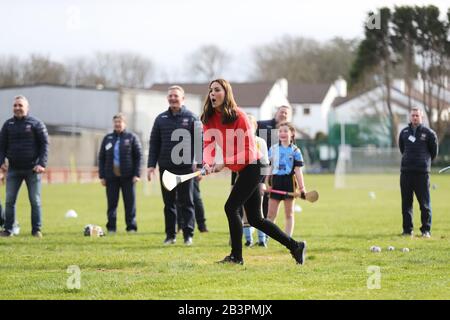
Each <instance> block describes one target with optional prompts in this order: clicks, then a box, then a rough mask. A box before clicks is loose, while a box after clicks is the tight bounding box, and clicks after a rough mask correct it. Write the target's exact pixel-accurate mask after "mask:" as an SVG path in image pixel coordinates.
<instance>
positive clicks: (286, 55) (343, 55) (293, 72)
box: [253, 36, 356, 83]
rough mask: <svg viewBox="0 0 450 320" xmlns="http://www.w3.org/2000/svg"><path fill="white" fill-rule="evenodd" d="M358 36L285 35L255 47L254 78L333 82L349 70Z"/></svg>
mask: <svg viewBox="0 0 450 320" xmlns="http://www.w3.org/2000/svg"><path fill="white" fill-rule="evenodd" d="M355 46H356V40H345V39H342V38H335V39H332V40H331V41H329V42H326V43H320V42H318V41H316V40H313V39H308V38H302V37H297V38H293V37H289V36H285V37H283V38H281V39H278V40H276V41H274V42H272V43H269V44H267V45H263V46H260V47H257V48H255V49H254V51H253V56H254V61H255V72H254V79H255V80H259V81H273V80H276V79H278V78H286V79H287V80H289V81H292V82H308V83H319V82H331V81H334V80H336V78H337V77H338V76H339V75H341V74H348V69H349V68H350V66H351V63H352V61H353V57H354V51H355Z"/></svg>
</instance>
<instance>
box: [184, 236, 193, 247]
mask: <svg viewBox="0 0 450 320" xmlns="http://www.w3.org/2000/svg"><path fill="white" fill-rule="evenodd" d="M184 245H185V246H192V237H187V238H186V239H184Z"/></svg>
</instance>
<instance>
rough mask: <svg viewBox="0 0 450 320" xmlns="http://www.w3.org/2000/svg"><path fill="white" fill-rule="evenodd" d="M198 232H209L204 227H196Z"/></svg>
mask: <svg viewBox="0 0 450 320" xmlns="http://www.w3.org/2000/svg"><path fill="white" fill-rule="evenodd" d="M198 231H200V232H201V233H206V232H209V230H208V228H207V227H206V226H201V227H198Z"/></svg>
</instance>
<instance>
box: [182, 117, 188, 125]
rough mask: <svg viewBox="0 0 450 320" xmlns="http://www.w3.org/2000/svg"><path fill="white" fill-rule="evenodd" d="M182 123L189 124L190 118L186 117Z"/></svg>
mask: <svg viewBox="0 0 450 320" xmlns="http://www.w3.org/2000/svg"><path fill="white" fill-rule="evenodd" d="M182 125H183V126H187V125H189V118H184V119H183V122H182Z"/></svg>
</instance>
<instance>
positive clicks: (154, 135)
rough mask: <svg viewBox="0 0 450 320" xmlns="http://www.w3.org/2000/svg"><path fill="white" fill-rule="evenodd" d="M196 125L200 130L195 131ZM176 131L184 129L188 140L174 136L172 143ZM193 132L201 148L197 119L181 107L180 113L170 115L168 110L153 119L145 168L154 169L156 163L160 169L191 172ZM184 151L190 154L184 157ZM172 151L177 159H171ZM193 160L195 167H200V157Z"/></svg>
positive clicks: (200, 131) (200, 132)
mask: <svg viewBox="0 0 450 320" xmlns="http://www.w3.org/2000/svg"><path fill="white" fill-rule="evenodd" d="M198 125H200V127H199V128H200V130H197V129H195V128H196V126H198ZM177 129H186V130H187V131H186V134H188V136H189V139H185V138H183V137H182V136H181V137H180V136H174V139H175V141H172V133H173V132H174V131H175V130H177ZM194 132H195V134H197V135H199V136H198V137H197V140H198V142H199V143H200V148H201V143H202V138H201V134H202V130H201V123H200V121H199V120H198V117H197V116H196V115H195V114H193V113H192V112H191V111H189V110H187V109H186V107H185V106H182V107H181V110H180V112H178V113H176V114H172V112H171V111H170V108H169V109H168V110H167V111H165V112H163V113H161V114H159V115H158V116H157V117H156V119H155V123H154V124H153V128H152V131H151V134H150V150H149V154H148V162H147V168H150V167H156V163H158V164H159V167H160V168H165V169H177V170H184V171H186V172H192V169H193V164H194V153H195V152H194V151H195V150H194V135H195V134H194ZM175 147H177V150H174V148H175ZM184 150H190V154H189V155H184V154H183V151H184ZM172 151H175V155H176V158H177V159H172ZM178 151H180V152H178ZM195 158H196V159H195V160H196V161H197V166H198V165H199V164H200V165H201V163H202V162H201V157H200V159H197V158H198V157H195ZM174 160H175V163H174ZM185 160H186V161H185ZM177 161H178V162H179V163H178V162H177Z"/></svg>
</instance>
